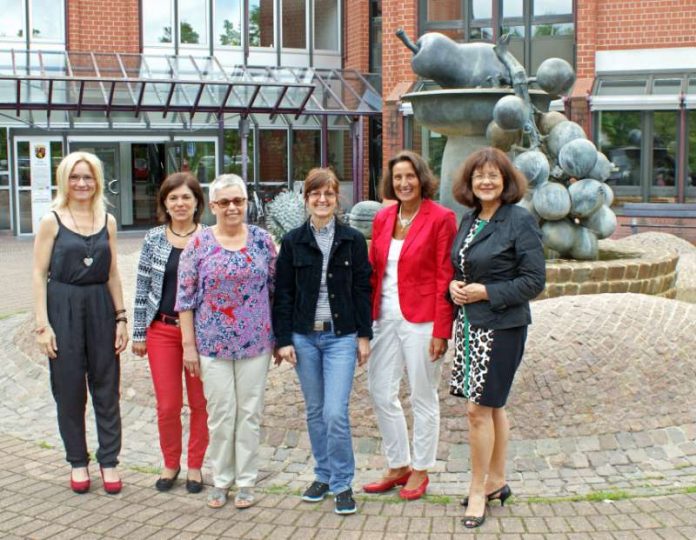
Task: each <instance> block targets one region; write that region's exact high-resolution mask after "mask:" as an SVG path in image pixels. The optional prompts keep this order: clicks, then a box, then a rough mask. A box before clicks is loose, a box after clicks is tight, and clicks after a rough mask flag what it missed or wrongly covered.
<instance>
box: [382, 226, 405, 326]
mask: <svg viewBox="0 0 696 540" xmlns="http://www.w3.org/2000/svg"><path fill="white" fill-rule="evenodd" d="M403 247H404V241H403V240H396V239H394V238H392V241H391V243H390V244H389V255H387V266H386V268H385V269H384V278H383V279H382V304H381V307H380V310H379V312H380V319H382V320H385V321H393V320H401V319H403V318H404V316H403V315H402V313H401V306H400V305H399V285H398V281H399V271H398V266H399V257H400V256H401V248H403Z"/></svg>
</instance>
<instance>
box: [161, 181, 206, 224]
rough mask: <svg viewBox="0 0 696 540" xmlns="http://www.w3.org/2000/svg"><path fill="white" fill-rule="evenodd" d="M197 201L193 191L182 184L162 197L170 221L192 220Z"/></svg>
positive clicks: (184, 221)
mask: <svg viewBox="0 0 696 540" xmlns="http://www.w3.org/2000/svg"><path fill="white" fill-rule="evenodd" d="M197 202H198V201H196V196H195V195H194V194H193V191H191V189H190V188H189V187H188V186H187V185H186V184H184V185H182V186H179V187H178V188H176V189H173V190H171V191H170V192H169V193H168V194H167V197H166V198H165V199H164V206H165V208H166V209H167V213H168V214H169V217H170V218H172V221H176V222H180V223H189V222H192V221H193V214H194V212H195V210H196V205H197Z"/></svg>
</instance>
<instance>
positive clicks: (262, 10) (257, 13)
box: [249, 0, 275, 47]
mask: <svg viewBox="0 0 696 540" xmlns="http://www.w3.org/2000/svg"><path fill="white" fill-rule="evenodd" d="M273 28H274V15H273V0H249V46H250V47H273V44H274V43H275V39H274V32H273Z"/></svg>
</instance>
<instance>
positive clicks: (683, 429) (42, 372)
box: [0, 237, 696, 539]
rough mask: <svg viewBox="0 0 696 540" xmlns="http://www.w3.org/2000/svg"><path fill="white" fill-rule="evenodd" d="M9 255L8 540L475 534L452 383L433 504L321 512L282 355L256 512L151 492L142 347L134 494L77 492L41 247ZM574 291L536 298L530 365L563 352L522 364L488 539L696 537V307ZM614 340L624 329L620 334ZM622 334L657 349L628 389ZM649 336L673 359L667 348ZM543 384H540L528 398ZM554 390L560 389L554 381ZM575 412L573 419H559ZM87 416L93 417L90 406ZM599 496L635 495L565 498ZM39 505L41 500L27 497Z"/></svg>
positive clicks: (130, 372)
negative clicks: (34, 263)
mask: <svg viewBox="0 0 696 540" xmlns="http://www.w3.org/2000/svg"><path fill="white" fill-rule="evenodd" d="M139 244H140V237H135V238H134V237H130V238H122V239H120V240H119V251H120V262H121V269H122V274H123V277H124V283H125V286H126V289H127V291H128V292H127V296H128V297H130V296H131V293H130V289H131V288H132V282H133V277H134V268H135V263H136V258H137V250H138V248H139ZM0 256H1V257H2V260H3V266H2V271H0V290H3V291H6V294H3V297H2V298H0V362H2V365H3V369H2V370H1V371H0V396H2V397H3V399H2V400H0V433H1V434H2V438H0V441H1V442H0V463H1V465H0V471H4V472H0V493H2V495H3V496H2V497H0V536H2V537H22V538H25V537H28V538H40V537H49V536H50V537H58V538H60V537H65V538H68V537H75V536H80V537H83V536H86V537H90V536H91V537H128V538H131V537H135V538H141V537H142V538H145V537H149V536H152V537H160V536H161V537H174V536H176V537H184V538H186V537H191V538H193V537H201V538H206V537H217V536H225V535H226V536H228V537H233V538H263V537H269V538H270V537H273V538H277V537H279V536H280V537H281V538H285V537H293V535H294V536H297V537H299V536H302V537H304V538H313V537H316V538H325V537H326V538H332V537H336V536H338V535H340V536H341V538H343V537H344V536H347V537H349V538H353V537H355V538H357V537H360V538H399V537H405V536H408V538H419V537H428V536H429V537H432V538H451V537H452V536H453V535H454V534H460V533H462V532H465V531H464V530H463V527H462V526H461V525H460V524H459V520H458V518H457V516H460V515H461V513H462V511H461V508H460V507H459V506H458V505H457V504H456V500H457V499H458V497H459V496H461V495H462V493H463V490H464V489H465V488H466V485H467V481H468V478H469V477H468V446H467V444H466V442H465V441H466V432H465V421H464V419H463V418H462V417H461V415H458V414H457V407H460V405H459V403H458V402H457V401H456V400H454V401H452V399H453V398H449V397H448V396H447V395H446V388H445V386H444V384H443V394H442V395H443V413H444V414H443V443H442V444H441V445H440V452H439V456H438V458H439V459H438V463H437V465H436V467H435V470H434V471H433V474H432V475H431V481H432V483H431V488H430V493H431V496H430V497H429V500H427V501H426V502H424V503H423V502H420V503H410V504H403V503H401V502H398V501H396V499H395V498H394V497H393V496H388V497H375V496H372V497H364V498H362V499H361V500H360V515H358V516H353V517H350V518H348V519H340V518H337V517H336V516H334V515H333V513H332V512H331V504H330V503H329V502H327V503H325V504H324V505H322V506H320V507H319V508H317V507H313V506H308V505H304V504H302V503H301V501H300V500H299V497H298V496H297V493H298V492H299V490H300V489H301V488H302V487H303V486H304V485H305V484H306V483H307V482H309V481H310V480H311V479H312V468H311V456H310V453H309V443H308V439H307V436H306V432H305V431H304V426H303V420H302V415H303V412H304V410H303V406H302V400H301V397H300V395H299V392H298V389H297V384H296V381H295V377H294V374H293V373H292V371H291V370H289V369H288V368H286V367H284V366H283V367H281V368H275V369H273V370H272V371H271V374H270V376H269V382H268V393H267V398H268V399H267V404H266V418H265V420H264V429H263V435H262V437H263V442H264V444H263V445H262V448H261V451H260V459H261V467H262V470H261V474H260V483H259V487H260V489H261V490H262V491H263V492H264V498H263V500H262V501H261V503H260V504H259V505H258V506H257V507H256V508H254V509H252V510H251V511H249V512H244V513H240V512H237V511H235V510H234V509H232V508H225V509H224V510H222V511H220V512H214V511H211V510H209V509H207V508H206V507H205V505H204V497H202V496H200V497H191V496H187V495H185V492H184V490H183V488H180V489H178V490H177V491H176V493H175V494H174V495H171V494H170V495H165V496H163V495H161V494H157V493H156V492H155V490H154V489H152V487H151V486H152V484H153V483H154V479H155V478H156V476H155V474H156V470H157V467H159V464H160V457H159V451H158V448H157V444H156V441H157V434H156V418H155V412H154V407H153V398H152V390H151V383H150V380H149V373H148V370H147V363H146V362H144V361H142V360H136V359H135V358H133V357H132V356H131V355H124V358H123V378H122V380H123V383H122V387H123V390H122V412H123V423H124V451H123V453H122V456H121V457H122V463H123V471H124V478H125V481H126V489H125V490H124V492H123V494H122V495H119V496H117V497H107V496H106V495H104V494H103V492H101V490H100V489H99V484H100V483H99V482H98V481H96V482H95V484H96V485H95V488H93V493H91V494H90V495H87V496H83V497H79V496H75V495H73V494H72V493H71V492H70V491H69V490H68V489H67V486H66V484H67V482H66V479H67V467H66V466H65V464H64V462H63V460H62V445H61V443H60V439H59V438H58V434H57V430H56V425H55V411H54V405H53V402H52V400H51V398H50V392H49V388H48V375H47V366H46V361H45V359H43V358H41V357H39V356H37V355H35V354H33V351H32V347H31V337H30V335H29V334H28V330H29V326H30V323H28V320H29V316H28V315H27V313H26V312H28V311H29V310H30V309H31V294H30V273H29V272H30V268H31V244H30V243H28V242H25V241H21V240H20V241H18V240H14V239H8V238H2V237H0ZM610 296H611V297H610ZM620 297H625V298H623V300H622V299H621V298H620ZM654 300H658V302H657V303H655V302H654ZM564 301H565V300H564V299H557V300H549V301H544V302H543V303H539V306H542V307H541V308H540V307H539V306H537V307H535V308H534V311H535V313H534V316H535V320H536V322H537V326H536V327H534V326H533V327H532V328H533V331H537V332H539V333H538V335H537V336H536V337H535V338H534V339H533V340H532V339H531V337H530V342H533V343H534V344H533V345H531V346H530V350H529V352H528V360H527V361H526V362H527V363H528V364H530V365H534V364H535V363H541V364H540V365H544V356H548V355H549V354H553V360H554V361H553V362H550V363H547V364H545V365H546V367H547V368H548V371H547V372H544V373H542V374H540V375H539V376H537V377H534V376H532V374H533V373H535V371H538V370H537V369H536V368H535V370H532V371H528V372H525V371H523V372H522V373H521V376H520V379H519V381H518V383H520V388H519V390H516V395H515V394H513V400H517V404H516V412H514V413H513V421H514V420H515V418H516V417H515V416H514V414H518V415H519V420H518V421H517V425H514V426H513V441H512V444H511V448H510V467H509V470H510V483H511V485H512V488H513V491H515V493H516V495H517V497H515V498H514V499H513V501H514V503H513V504H512V505H510V506H509V507H506V508H503V509H501V508H495V509H494V511H493V513H492V518H493V519H489V521H488V522H487V523H486V525H485V527H484V528H483V529H482V530H481V533H483V534H479V535H477V537H479V538H505V539H507V538H588V537H591V538H696V532H695V531H696V529H695V527H696V500H695V499H694V495H693V494H692V495H687V494H684V492H685V491H689V490H690V489H691V488H693V487H694V486H696V444H695V443H694V439H696V423H694V420H695V419H694V417H693V414H688V413H689V411H691V413H692V412H693V410H694V405H695V404H696V399H694V397H693V396H695V395H696V372H695V370H696V364H694V359H693V355H691V356H689V357H687V358H680V356H679V355H682V354H689V353H688V350H687V349H688V348H689V347H692V346H693V340H691V339H689V337H688V336H691V337H693V335H694V326H693V325H694V323H695V322H696V317H695V316H694V315H693V311H690V310H691V309H693V307H692V306H689V305H688V304H683V303H678V302H677V303H675V302H672V301H668V300H660V299H652V298H648V297H644V296H640V295H604V296H597V297H595V298H594V299H593V302H588V300H587V298H585V299H583V298H582V297H575V298H574V299H573V300H572V302H573V303H574V304H573V306H572V309H571V310H569V309H568V306H566V305H565V304H564V303H563V302H564ZM127 302H130V300H128V301H127ZM661 302H664V304H663V303H661ZM617 305H622V306H623V308H621V310H620V311H621V312H620V313H618V316H619V317H620V319H621V321H622V322H623V325H624V326H626V327H634V326H636V325H638V327H637V329H638V332H637V333H638V334H639V335H640V336H641V338H640V339H638V340H634V341H633V342H631V341H630V340H629V339H628V338H623V337H621V336H623V335H624V334H625V332H624V333H621V332H620V331H619V329H617V328H613V327H612V326H611V323H612V310H614V311H616V310H617V307H616V306H617ZM684 306H686V307H684ZM22 312H25V313H23V314H22ZM17 313H19V314H17ZM572 314H575V315H574V316H573V315H572ZM593 314H595V316H596V315H597V314H599V315H601V316H603V317H604V319H601V317H600V318H597V319H596V321H598V324H597V325H595V326H592V324H591V323H592V319H591V318H592V316H593ZM658 315H659V316H658ZM648 316H650V317H652V318H651V319H649V318H648ZM544 317H549V318H551V319H558V322H559V324H557V325H555V326H554V328H553V329H552V331H551V330H549V328H545V327H544V324H540V319H543V318H544ZM575 319H577V320H575ZM646 320H647V322H646ZM583 321H584V323H583ZM578 322H580V323H582V324H585V325H586V328H584V329H583V330H582V331H581V332H580V333H581V334H582V335H594V336H598V337H600V338H601V339H599V340H597V339H595V340H588V342H587V343H583V341H582V339H581V340H578V339H575V337H574V336H573V335H572V333H571V332H570V330H569V328H568V327H569V326H572V325H573V324H575V325H576V326H578V327H580V328H582V324H580V325H578V324H577V323H578ZM614 322H615V321H614ZM616 324H617V325H618V323H616ZM641 324H642V325H643V326H640V325H641ZM618 326H620V325H618ZM665 328H676V331H677V333H678V332H681V334H679V333H678V337H679V339H672V340H669V339H668V340H661V339H660V336H662V335H664V334H665V332H664V331H663V330H664V329H665ZM674 335H677V334H674V333H669V336H671V337H674ZM612 336H619V337H621V339H616V340H613V341H612V340H611V339H610V338H611V337H612ZM685 340H686V341H685ZM611 343H615V348H616V347H618V348H619V352H620V351H622V350H628V351H629V352H630V354H631V355H636V354H639V353H640V352H641V351H643V352H644V353H646V354H645V355H644V356H645V357H646V358H652V357H655V358H653V360H652V363H647V364H646V365H643V363H645V362H644V361H642V360H641V361H639V362H634V363H633V364H632V365H631V372H630V373H629V376H628V377H626V380H627V381H628V382H627V383H626V384H622V383H621V380H622V374H621V373H620V370H614V371H611V370H610V371H608V372H606V371H603V365H602V360H606V358H607V355H611V354H614V353H612V352H611V351H608V350H607V347H609V346H610V344H611ZM675 343H676V344H675ZM684 343H686V345H684ZM689 343H691V345H689ZM651 347H652V348H653V349H654V350H657V351H658V352H659V354H657V355H655V354H652V351H653V349H651ZM641 358H642V357H641ZM639 360H640V359H639ZM662 360H665V361H668V362H669V363H668V364H667V366H666V368H665V367H664V365H663V370H662V371H661V372H659V374H660V375H665V376H668V380H667V382H666V383H665V382H664V381H663V382H662V383H661V384H656V383H655V379H656V378H657V379H659V377H655V375H656V374H658V372H656V371H655V370H656V369H659V367H660V365H661V364H660V361H662ZM605 363H606V362H605ZM663 364H664V362H663ZM537 367H538V366H537ZM627 367H628V366H627ZM675 367H678V368H679V369H674V368H675ZM685 370H686V371H685ZM651 375H652V378H651ZM593 377H594V378H593ZM363 379H364V374H359V375H358V376H357V378H356V383H355V388H356V391H355V395H354V398H353V404H352V408H353V416H354V419H355V424H356V429H355V435H356V438H355V447H356V450H357V456H356V457H357V465H358V471H357V475H356V486H359V485H360V484H361V483H363V482H365V481H367V480H371V479H374V478H376V477H377V476H378V475H379V471H380V469H381V467H383V459H382V457H381V455H380V451H379V440H378V438H377V436H376V430H375V428H374V423H373V415H372V412H371V410H370V408H369V404H368V401H367V399H366V396H365V392H364V380H363ZM597 381H604V383H605V384H604V386H601V387H597V386H596V382H597ZM647 381H650V384H647ZM658 382H659V381H658ZM668 383H669V384H668ZM568 384H570V386H568ZM534 385H536V386H538V387H539V388H540V390H539V392H537V393H536V394H534V393H533V394H532V395H531V396H530V395H527V394H526V390H528V389H532V388H533V387H534ZM670 385H671V386H670ZM556 387H558V388H560V391H559V392H555V393H553V392H552V391H553V390H554V388H556ZM646 388H653V392H652V393H649V392H646ZM670 390H671V392H670ZM546 391H548V392H551V393H550V394H549V395H548V396H541V398H543V399H539V396H538V394H539V393H540V392H546ZM607 396H611V399H608V398H607ZM572 403H576V404H578V406H579V407H580V408H581V409H583V410H584V413H585V414H586V417H585V418H584V421H581V420H583V419H572V418H570V419H568V422H565V423H564V422H563V419H564V417H565V416H567V412H568V411H571V410H572V408H571V407H570V404H572ZM626 404H628V406H629V407H630V408H631V411H628V412H627V414H628V416H627V417H626V418H623V417H621V418H620V417H615V416H612V414H614V413H615V412H616V411H617V410H622V406H623V407H624V408H625V406H626ZM564 408H565V409H564ZM564 411H565V412H564ZM670 414H671V416H670ZM535 418H536V420H535ZM530 424H531V425H530ZM566 424H567V426H570V427H566V428H565V429H563V430H561V429H560V426H565V425H566ZM88 425H89V426H90V427H91V426H92V425H93V420H92V416H91V413H90V414H89V424H88ZM588 426H589V427H588ZM592 426H594V427H592ZM551 428H553V429H551ZM92 431H93V430H90V433H89V437H90V447H91V448H94V447H95V441H94V434H93V432H92ZM93 469H94V467H93ZM95 471H96V469H94V470H93V474H94V473H95ZM207 475H208V474H207V471H206V476H207ZM136 486H138V487H137V488H136ZM598 491H607V492H612V493H614V495H616V494H619V495H621V493H620V492H623V493H624V494H625V495H626V496H628V497H629V500H623V501H617V502H613V503H612V502H595V503H590V502H575V503H570V502H559V499H558V498H561V497H568V496H573V495H583V494H588V493H591V492H598ZM6 495H7V496H6ZM621 496H623V495H621ZM532 497H544V498H545V499H544V502H531V503H530V501H535V500H537V499H532ZM32 498H33V499H32ZM28 499H32V500H31V503H29V504H28V503H27V500H28ZM553 501H556V502H553ZM387 531H389V532H387ZM153 535H154V536H153ZM271 535H272V536H271Z"/></svg>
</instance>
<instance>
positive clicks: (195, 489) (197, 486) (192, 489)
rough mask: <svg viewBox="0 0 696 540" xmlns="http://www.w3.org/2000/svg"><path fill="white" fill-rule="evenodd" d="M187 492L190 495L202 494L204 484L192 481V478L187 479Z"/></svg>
mask: <svg viewBox="0 0 696 540" xmlns="http://www.w3.org/2000/svg"><path fill="white" fill-rule="evenodd" d="M186 491H188V492H189V493H193V494H195V493H200V492H201V491H203V482H202V481H201V482H199V481H198V480H191V479H190V478H187V479H186Z"/></svg>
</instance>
